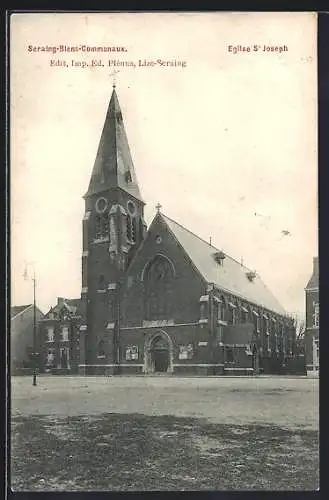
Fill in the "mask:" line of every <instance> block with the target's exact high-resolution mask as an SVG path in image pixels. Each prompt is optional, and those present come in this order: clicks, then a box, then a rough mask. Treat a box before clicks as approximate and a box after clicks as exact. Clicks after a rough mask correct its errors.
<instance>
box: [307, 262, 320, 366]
mask: <svg viewBox="0 0 329 500" xmlns="http://www.w3.org/2000/svg"><path fill="white" fill-rule="evenodd" d="M305 299H306V330H305V339H304V349H305V361H306V370H307V374H308V375H309V376H319V369H320V338H319V330H320V303H319V259H318V257H314V258H313V272H312V276H311V278H310V279H309V282H308V283H307V286H306V288H305Z"/></svg>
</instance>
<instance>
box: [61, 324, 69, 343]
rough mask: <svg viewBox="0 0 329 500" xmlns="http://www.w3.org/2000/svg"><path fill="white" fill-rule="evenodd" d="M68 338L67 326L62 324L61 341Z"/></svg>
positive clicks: (65, 340)
mask: <svg viewBox="0 0 329 500" xmlns="http://www.w3.org/2000/svg"><path fill="white" fill-rule="evenodd" d="M68 340H69V327H68V326H62V329H61V341H62V342H68Z"/></svg>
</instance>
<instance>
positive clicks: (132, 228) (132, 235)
mask: <svg viewBox="0 0 329 500" xmlns="http://www.w3.org/2000/svg"><path fill="white" fill-rule="evenodd" d="M136 233H137V221H136V218H135V217H133V216H132V215H130V214H128V215H127V240H128V241H129V242H130V243H136Z"/></svg>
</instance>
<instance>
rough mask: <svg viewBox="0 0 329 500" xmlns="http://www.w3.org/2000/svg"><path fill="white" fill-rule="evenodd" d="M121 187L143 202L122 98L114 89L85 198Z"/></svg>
mask: <svg viewBox="0 0 329 500" xmlns="http://www.w3.org/2000/svg"><path fill="white" fill-rule="evenodd" d="M113 187H119V188H121V189H123V190H124V191H126V192H128V193H129V194H131V195H132V196H133V197H134V198H137V199H138V200H141V201H143V200H142V197H141V194H140V192H139V187H138V183H137V178H136V174H135V170H134V164H133V161H132V158H131V154H130V149H129V144H128V139H127V135H126V131H125V127H124V124H123V119H122V113H121V109H120V104H119V101H118V97H117V94H116V91H115V88H113V92H112V96H111V100H110V104H109V107H108V110H107V113H106V118H105V122H104V126H103V131H102V135H101V138H100V142H99V146H98V151H97V155H96V159H95V163H94V168H93V171H92V174H91V179H90V183H89V187H88V191H87V193H86V195H85V196H87V195H90V194H94V193H99V192H102V191H104V190H106V189H108V188H113Z"/></svg>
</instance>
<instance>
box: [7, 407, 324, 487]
mask: <svg viewBox="0 0 329 500" xmlns="http://www.w3.org/2000/svg"><path fill="white" fill-rule="evenodd" d="M318 468H319V463H318V433H317V431H314V430H306V429H296V430H288V429H284V428H281V427H278V426H270V425H256V424H255V425H226V424H218V423H209V422H208V421H206V420H205V419H195V418H182V417H176V416H146V415H141V414H118V413H107V414H103V415H99V416H94V417H87V416H83V417H79V416H77V417H50V416H34V415H31V416H16V417H12V467H11V485H12V488H13V490H15V491H37V490H39V491H47V490H48V491H49V490H51V491H52V490H62V491H63V490H65V491H78V490H83V491H95V490H98V491H104V490H105V491H148V490H180V491H182V490H315V489H316V488H317V487H318V484H319V475H318Z"/></svg>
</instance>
